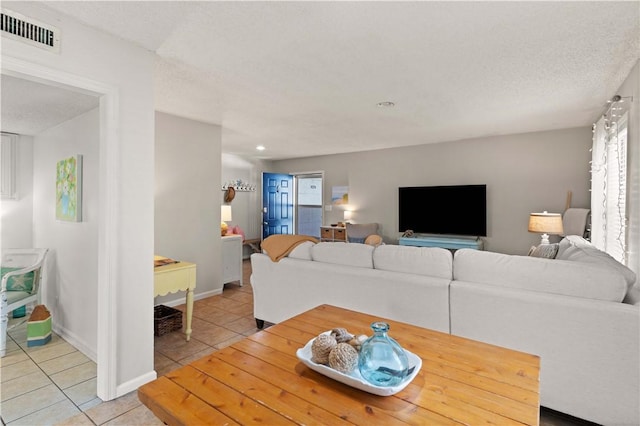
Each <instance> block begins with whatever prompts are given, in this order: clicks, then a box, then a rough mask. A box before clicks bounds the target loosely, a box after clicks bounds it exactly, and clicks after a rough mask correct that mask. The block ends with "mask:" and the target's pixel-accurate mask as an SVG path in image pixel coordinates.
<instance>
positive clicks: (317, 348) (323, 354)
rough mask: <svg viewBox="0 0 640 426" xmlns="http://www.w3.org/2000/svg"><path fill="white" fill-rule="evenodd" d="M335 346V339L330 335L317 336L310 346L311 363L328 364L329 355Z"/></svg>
mask: <svg viewBox="0 0 640 426" xmlns="http://www.w3.org/2000/svg"><path fill="white" fill-rule="evenodd" d="M337 344H338V343H337V342H336V338H335V337H333V336H332V335H330V334H321V335H319V336H318V337H316V338H315V339H314V340H313V343H312V344H311V361H313V362H315V363H316V364H327V363H328V362H329V353H330V352H331V350H332V349H333V348H335V347H336V345H337Z"/></svg>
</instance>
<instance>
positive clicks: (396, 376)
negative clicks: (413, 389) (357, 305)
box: [358, 322, 409, 386]
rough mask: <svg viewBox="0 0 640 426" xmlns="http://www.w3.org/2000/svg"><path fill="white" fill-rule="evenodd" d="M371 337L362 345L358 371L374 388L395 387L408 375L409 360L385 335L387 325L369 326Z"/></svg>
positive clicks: (396, 343) (399, 347)
mask: <svg viewBox="0 0 640 426" xmlns="http://www.w3.org/2000/svg"><path fill="white" fill-rule="evenodd" d="M371 329H372V330H373V336H371V337H369V338H368V339H367V340H365V342H364V343H363V344H362V348H361V349H360V356H359V358H358V369H359V370H360V374H361V375H362V377H363V378H364V379H365V380H366V381H367V382H369V383H371V384H372V385H375V386H397V385H398V384H400V383H401V382H402V381H403V380H404V379H405V377H407V375H408V374H409V359H408V358H407V354H406V353H405V351H404V349H402V347H401V346H400V345H399V344H398V342H396V341H395V340H393V339H392V338H391V337H389V336H388V335H387V332H388V331H389V324H387V323H386V322H374V323H373V324H371Z"/></svg>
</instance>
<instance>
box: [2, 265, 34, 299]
mask: <svg viewBox="0 0 640 426" xmlns="http://www.w3.org/2000/svg"><path fill="white" fill-rule="evenodd" d="M20 269H23V268H6V267H5V268H1V270H0V277H4V275H5V274H8V273H9V272H13V271H18V270H20ZM33 279H34V273H33V271H31V272H27V273H26V274H21V275H14V276H12V277H9V278H8V279H7V291H26V292H27V293H31V292H32V291H33Z"/></svg>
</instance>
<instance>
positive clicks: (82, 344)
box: [52, 324, 98, 364]
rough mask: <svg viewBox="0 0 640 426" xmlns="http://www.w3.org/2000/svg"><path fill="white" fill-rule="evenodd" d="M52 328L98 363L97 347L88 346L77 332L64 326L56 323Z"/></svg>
mask: <svg viewBox="0 0 640 426" xmlns="http://www.w3.org/2000/svg"><path fill="white" fill-rule="evenodd" d="M52 329H53V331H54V332H55V333H56V334H57V335H58V336H60V337H62V338H63V339H64V340H65V341H66V342H67V343H69V344H70V345H71V346H73V347H74V348H76V349H77V350H79V351H80V352H82V353H83V354H84V355H86V356H87V357H88V358H89V359H90V360H91V361H93V362H95V363H96V364H98V354H97V353H96V351H95V349H92V348H90V347H89V346H87V344H86V343H85V342H84V341H83V340H82V339H80V338H78V336H77V335H76V334H75V333H72V332H70V331H69V330H67V329H66V328H64V327H59V326H56V325H55V324H54V325H53V327H52Z"/></svg>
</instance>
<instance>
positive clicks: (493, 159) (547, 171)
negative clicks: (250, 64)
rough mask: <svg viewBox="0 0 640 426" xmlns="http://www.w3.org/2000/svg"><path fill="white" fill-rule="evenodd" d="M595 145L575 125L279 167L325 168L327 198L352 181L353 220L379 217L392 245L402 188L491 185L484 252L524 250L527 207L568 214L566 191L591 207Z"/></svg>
mask: <svg viewBox="0 0 640 426" xmlns="http://www.w3.org/2000/svg"><path fill="white" fill-rule="evenodd" d="M590 147H591V129H590V128H576V129H565V130H557V131H550V132H537V133H525V134H520V135H508V136H499V137H489V138H480V139H470V140H463V141H458V142H446V143H439V144H427V145H420V146H413V147H404V148H395V149H385V150H377V151H367V152H360V153H351V154H339V155H328V156H320V157H309V158H303V159H294V160H281V161H274V162H273V166H274V167H273V168H274V169H275V170H273V171H274V172H283V173H297V172H303V171H307V170H324V172H325V183H324V185H325V188H324V199H325V204H328V203H330V199H331V198H330V197H331V188H332V187H333V186H342V185H346V186H348V187H349V205H350V207H351V208H352V209H353V210H354V213H353V221H354V222H356V223H366V222H377V223H379V224H380V225H381V233H382V234H383V237H384V239H385V242H387V243H391V244H397V243H398V237H399V236H400V235H401V234H400V232H399V231H398V187H400V186H423V185H424V186H429V185H459V184H486V185H487V232H488V236H487V237H486V238H485V250H490V251H495V252H502V253H514V254H526V253H527V251H528V250H529V248H530V247H531V246H532V245H534V244H539V241H540V236H539V235H538V234H530V233H528V232H527V223H528V219H529V213H531V212H537V211H542V210H548V211H550V212H558V213H562V212H563V211H564V208H565V202H566V196H567V191H572V193H573V202H572V206H573V207H587V208H588V207H589V203H590V196H589V161H590V160H591V156H590V155H591V154H590V152H589V149H590ZM342 212H343V210H342V209H338V208H335V207H334V208H333V209H332V211H331V212H325V215H324V224H330V223H335V222H337V221H340V220H342ZM554 239H555V240H557V239H558V237H554V236H552V241H553V240H554Z"/></svg>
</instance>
